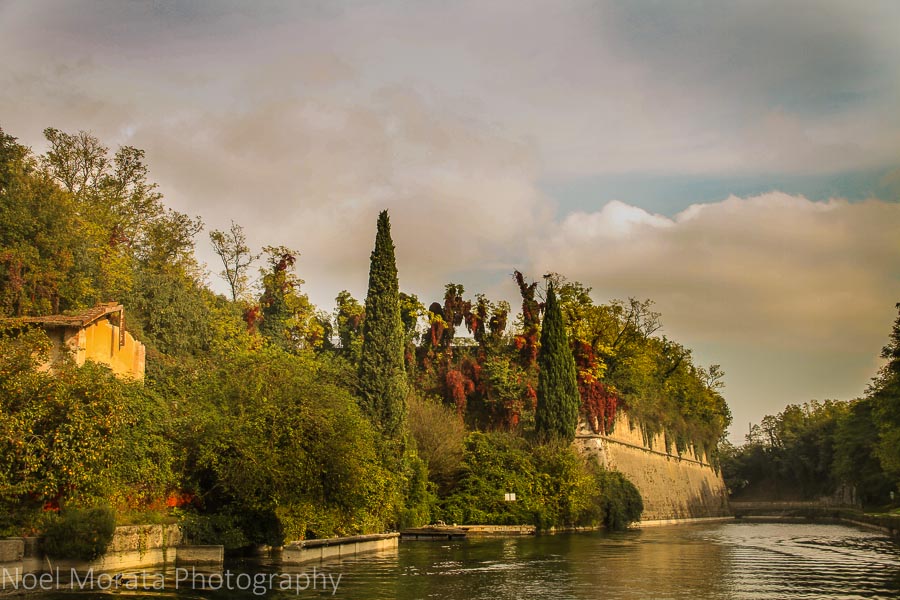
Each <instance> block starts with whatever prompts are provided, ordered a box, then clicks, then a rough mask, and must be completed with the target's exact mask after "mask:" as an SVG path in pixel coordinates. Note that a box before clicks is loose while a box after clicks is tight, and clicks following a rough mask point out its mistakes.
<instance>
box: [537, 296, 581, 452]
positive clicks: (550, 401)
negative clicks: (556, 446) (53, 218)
mask: <svg viewBox="0 0 900 600" xmlns="http://www.w3.org/2000/svg"><path fill="white" fill-rule="evenodd" d="M538 367H539V368H540V372H539V374H538V388H537V407H536V408H535V412H534V425H535V429H536V430H537V433H538V436H540V437H541V438H543V439H554V438H555V439H562V440H565V441H567V442H571V441H572V440H574V439H575V428H576V426H577V425H578V407H579V404H580V396H579V395H578V383H577V381H576V379H575V359H574V357H573V355H572V350H571V349H570V348H569V341H568V339H567V337H566V329H565V326H564V324H563V317H562V310H560V306H559V303H558V302H557V300H556V292H555V291H554V290H553V283H552V282H551V283H549V284H548V286H547V302H546V305H545V307H544V322H543V324H542V325H541V348H540V352H539V354H538Z"/></svg>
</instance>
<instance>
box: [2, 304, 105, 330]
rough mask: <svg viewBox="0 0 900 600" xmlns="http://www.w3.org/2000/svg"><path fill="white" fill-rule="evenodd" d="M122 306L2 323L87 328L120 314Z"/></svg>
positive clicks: (21, 318) (102, 306)
mask: <svg viewBox="0 0 900 600" xmlns="http://www.w3.org/2000/svg"><path fill="white" fill-rule="evenodd" d="M121 310H122V305H121V304H118V303H116V302H105V303H102V304H98V305H97V306H95V307H94V308H91V309H88V310H86V311H84V312H83V313H81V314H79V315H46V316H43V317H20V318H15V319H3V320H4V321H17V322H19V323H39V324H41V325H50V326H56V327H87V326H88V325H90V324H91V323H93V322H94V321H96V320H98V319H101V318H103V317H105V316H106V315H109V314H112V313H116V312H120V311H121Z"/></svg>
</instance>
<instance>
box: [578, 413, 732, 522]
mask: <svg viewBox="0 0 900 600" xmlns="http://www.w3.org/2000/svg"><path fill="white" fill-rule="evenodd" d="M576 442H577V444H578V445H579V447H580V449H581V450H582V452H584V453H586V454H588V455H590V456H593V457H594V458H595V460H598V461H599V462H600V463H601V464H602V465H603V466H604V467H605V468H607V469H611V470H616V471H619V472H621V473H623V474H624V475H625V476H626V477H628V479H629V480H630V481H631V482H632V483H634V485H635V486H636V487H637V488H638V490H639V491H640V492H641V496H642V497H643V500H644V512H643V514H642V515H641V520H643V521H654V520H668V519H691V518H701V517H720V516H727V515H728V514H729V509H728V494H727V490H726V488H725V482H724V481H723V480H722V476H721V474H720V473H717V472H716V470H715V469H713V467H712V466H710V465H709V464H708V463H707V462H706V457H698V456H696V455H695V454H694V453H693V452H692V451H688V452H685V453H684V454H682V455H681V456H678V455H677V454H670V453H669V451H668V450H667V449H666V445H665V440H664V438H663V437H662V436H656V437H655V438H654V439H652V440H646V441H645V440H644V436H643V434H642V432H641V428H640V424H639V423H638V422H637V421H635V420H632V419H631V418H630V417H629V416H628V414H627V413H624V412H623V413H621V414H620V415H619V417H618V418H617V421H616V427H615V429H614V431H613V432H612V433H611V434H610V435H608V436H601V435H596V434H593V433H592V432H591V431H590V430H589V429H588V428H587V426H586V425H584V424H581V426H580V427H579V432H578V437H577V440H576Z"/></svg>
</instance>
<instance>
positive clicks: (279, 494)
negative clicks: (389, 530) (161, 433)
mask: <svg viewBox="0 0 900 600" xmlns="http://www.w3.org/2000/svg"><path fill="white" fill-rule="evenodd" d="M182 377H184V379H185V380H184V382H183V383H180V384H179V383H176V384H175V388H176V389H178V390H180V392H181V393H182V394H183V395H184V398H183V400H181V401H179V402H178V411H179V413H178V415H177V419H178V422H179V423H180V424H181V425H180V431H181V435H182V436H183V437H184V438H186V439H185V442H186V446H187V457H186V460H187V464H186V469H187V471H188V473H191V474H193V475H192V477H193V478H194V480H193V482H191V484H190V486H191V487H192V488H193V489H195V490H196V492H197V495H198V499H199V501H200V502H201V503H202V505H203V506H204V507H205V508H206V509H207V511H209V512H213V513H221V512H225V513H227V514H236V515H241V516H242V517H243V516H246V515H254V517H253V518H252V519H242V521H241V522H242V527H243V528H244V532H245V534H246V536H247V538H248V539H249V540H251V541H253V542H257V543H270V544H276V545H277V544H280V543H281V542H283V541H284V540H293V539H303V538H305V537H328V536H332V535H341V534H356V533H370V532H375V531H382V530H383V529H384V528H385V527H386V526H387V524H388V523H390V522H392V520H393V519H394V518H395V515H396V514H397V512H398V511H399V507H400V505H401V504H402V499H401V498H400V497H399V496H398V489H400V482H399V481H398V478H397V476H395V475H394V474H392V473H391V472H389V471H388V470H387V469H385V468H384V467H383V466H382V465H381V462H380V459H379V452H378V449H379V447H380V446H379V439H378V436H377V434H376V433H375V431H374V430H373V428H372V427H371V425H370V424H369V423H368V422H367V420H366V419H365V417H364V416H363V415H362V414H361V412H360V410H359V409H358V407H357V405H356V402H355V401H354V399H353V398H352V397H351V396H350V395H349V394H348V393H347V392H346V391H344V390H342V389H340V388H338V387H337V386H335V385H334V384H333V383H330V382H329V377H330V376H329V374H328V373H327V372H324V371H323V369H322V368H321V367H320V365H319V364H318V361H317V360H316V357H315V355H313V354H310V353H300V354H291V353H287V352H284V351H282V350H280V349H278V348H276V347H274V346H265V347H263V348H261V349H258V350H249V351H245V352H243V353H234V354H229V355H225V356H220V357H217V360H216V361H215V363H214V364H207V365H205V368H204V369H203V370H201V371H199V372H196V373H185V374H183V375H182Z"/></svg>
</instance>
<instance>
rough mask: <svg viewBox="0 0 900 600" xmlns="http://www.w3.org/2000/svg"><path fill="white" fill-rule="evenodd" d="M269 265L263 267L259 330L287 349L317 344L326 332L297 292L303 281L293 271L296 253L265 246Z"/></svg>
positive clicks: (305, 300) (304, 297)
mask: <svg viewBox="0 0 900 600" xmlns="http://www.w3.org/2000/svg"><path fill="white" fill-rule="evenodd" d="M263 252H265V254H266V255H267V259H268V268H267V269H264V270H262V271H261V272H262V275H263V278H262V282H263V294H262V297H261V298H260V300H259V303H260V307H261V308H262V322H261V323H260V324H259V332H260V333H261V334H263V336H265V337H266V338H267V339H268V340H269V342H271V343H272V344H274V345H276V346H278V347H279V348H281V349H283V350H287V351H288V352H296V351H299V350H303V349H308V348H315V347H317V346H320V345H321V344H322V342H323V338H324V335H325V331H324V328H323V327H322V324H321V323H320V322H319V320H318V318H317V314H316V309H315V307H314V306H313V304H312V303H311V302H310V301H309V297H307V295H306V294H304V293H302V292H301V291H300V286H301V285H302V284H303V280H302V279H300V278H299V277H297V275H296V274H295V273H294V263H296V261H297V257H298V256H299V253H297V252H296V251H295V250H291V249H290V248H287V247H285V246H266V247H265V248H263Z"/></svg>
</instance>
